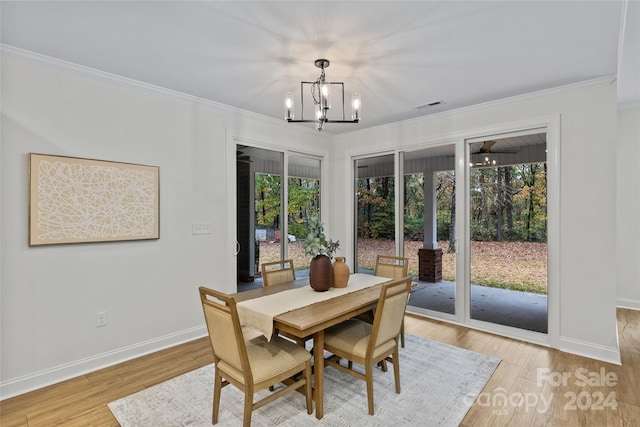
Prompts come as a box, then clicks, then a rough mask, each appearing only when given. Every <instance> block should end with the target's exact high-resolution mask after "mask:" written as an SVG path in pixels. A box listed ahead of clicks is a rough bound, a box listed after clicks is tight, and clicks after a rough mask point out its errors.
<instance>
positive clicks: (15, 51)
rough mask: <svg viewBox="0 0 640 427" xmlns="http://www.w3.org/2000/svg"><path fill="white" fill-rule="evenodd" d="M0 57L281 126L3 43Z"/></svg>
mask: <svg viewBox="0 0 640 427" xmlns="http://www.w3.org/2000/svg"><path fill="white" fill-rule="evenodd" d="M0 56H8V57H16V58H20V59H26V60H29V61H32V62H36V63H39V64H45V65H47V66H50V67H52V68H55V69H58V70H62V71H66V72H70V73H75V74H77V75H80V76H83V77H89V78H93V79H95V80H101V81H107V82H109V83H112V84H117V85H120V86H122V87H126V88H137V89H142V90H144V91H147V92H152V93H156V94H160V95H163V96H167V97H170V98H173V99H177V100H180V101H186V102H195V103H198V104H201V105H205V106H207V107H211V108H214V109H216V110H219V111H221V112H226V113H234V114H238V113H240V114H243V115H247V116H251V117H253V118H256V119H259V120H264V121H267V122H270V123H276V124H278V125H282V121H281V120H277V119H275V118H273V117H268V116H265V115H263V114H258V113H254V112H252V111H248V110H243V109H241V108H237V107H232V106H230V105H227V104H223V103H220V102H216V101H212V100H209V99H205V98H201V97H198V96H195V95H189V94H186V93H184V92H179V91H177V90H173V89H167V88H165V87H162V86H156V85H153V84H151V83H145V82H143V81H140V80H135V79H131V78H128V77H124V76H121V75H118V74H113V73H109V72H106V71H101V70H98V69H95V68H91V67H86V66H84V65H79V64H76V63H73V62H69V61H65V60H62V59H58V58H54V57H51V56H47V55H42V54H40V53H36V52H32V51H29V50H25V49H20V48H17V47H14V46H11V45H7V44H3V43H0Z"/></svg>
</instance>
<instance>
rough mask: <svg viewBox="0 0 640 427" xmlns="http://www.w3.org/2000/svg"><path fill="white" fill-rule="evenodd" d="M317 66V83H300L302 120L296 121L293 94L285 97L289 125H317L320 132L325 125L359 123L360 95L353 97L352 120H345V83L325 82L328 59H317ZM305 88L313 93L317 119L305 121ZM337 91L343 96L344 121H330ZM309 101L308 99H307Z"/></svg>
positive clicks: (285, 114)
mask: <svg viewBox="0 0 640 427" xmlns="http://www.w3.org/2000/svg"><path fill="white" fill-rule="evenodd" d="M315 66H316V67H318V68H320V70H321V72H320V77H318V79H317V80H316V81H315V82H300V119H299V120H296V119H295V115H294V101H293V94H292V93H291V92H287V93H286V94H285V97H284V118H285V119H286V120H287V121H288V122H289V123H310V122H313V123H316V129H317V130H318V132H320V131H322V129H324V124H325V123H358V122H359V121H360V108H361V106H362V104H361V101H360V94H359V93H354V94H352V95H351V120H346V118H345V108H344V83H343V82H328V81H326V80H325V75H324V69H325V68H327V67H329V60H328V59H316V61H315ZM305 88H306V89H307V92H310V93H311V98H312V99H313V105H314V111H315V119H309V120H305V118H304V94H305ZM335 90H337V91H338V93H339V94H340V95H341V96H342V120H336V119H329V110H330V109H331V98H330V97H329V95H330V93H332V92H334V91H335ZM307 99H308V98H307Z"/></svg>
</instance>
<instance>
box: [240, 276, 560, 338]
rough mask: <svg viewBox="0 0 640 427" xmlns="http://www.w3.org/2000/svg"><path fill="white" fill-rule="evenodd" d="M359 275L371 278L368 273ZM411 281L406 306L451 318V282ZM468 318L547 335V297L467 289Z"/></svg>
mask: <svg viewBox="0 0 640 427" xmlns="http://www.w3.org/2000/svg"><path fill="white" fill-rule="evenodd" d="M361 273H365V274H369V273H370V274H373V272H372V271H371V270H364V271H361ZM308 275H309V270H297V271H296V277H297V278H303V277H307V276H308ZM414 281H415V282H416V283H418V285H417V286H415V287H414V288H413V289H412V290H411V297H410V298H409V306H412V307H418V308H422V309H427V310H434V311H438V312H441V313H448V314H455V282H447V281H441V282H438V283H428V282H422V281H418V280H417V279H415V278H414ZM258 287H262V279H261V278H260V277H256V278H255V280H254V281H253V282H249V283H243V282H238V292H241V291H246V290H249V289H254V288H258ZM471 318H472V319H474V320H482V321H485V322H492V323H496V324H500V325H506V326H512V327H515V328H520V329H526V330H530V331H535V332H541V333H547V330H548V328H547V296H546V295H539V294H532V293H528V292H518V291H512V290H509V289H497V288H489V287H486V286H478V285H471Z"/></svg>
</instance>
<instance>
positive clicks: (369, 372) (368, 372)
mask: <svg viewBox="0 0 640 427" xmlns="http://www.w3.org/2000/svg"><path fill="white" fill-rule="evenodd" d="M364 369H365V379H366V382H367V403H368V405H369V415H373V366H372V365H370V364H367V366H365V368H364Z"/></svg>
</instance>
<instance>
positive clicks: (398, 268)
mask: <svg viewBox="0 0 640 427" xmlns="http://www.w3.org/2000/svg"><path fill="white" fill-rule="evenodd" d="M408 269H409V259H408V258H404V257H399V256H393V255H378V256H376V267H375V270H374V271H373V274H374V276H381V277H388V278H390V279H399V278H401V277H407V274H408ZM411 285H412V286H414V284H413V283H412V284H411ZM400 345H401V346H402V348H404V319H403V320H402V327H401V328H400Z"/></svg>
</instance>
